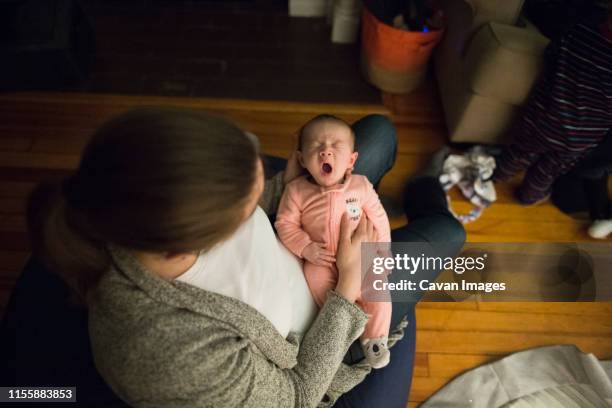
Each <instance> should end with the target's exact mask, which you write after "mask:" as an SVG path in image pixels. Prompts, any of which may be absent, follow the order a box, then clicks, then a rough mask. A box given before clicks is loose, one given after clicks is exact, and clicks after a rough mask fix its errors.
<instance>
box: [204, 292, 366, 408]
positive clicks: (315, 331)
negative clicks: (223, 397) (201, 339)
mask: <svg viewBox="0 0 612 408" xmlns="http://www.w3.org/2000/svg"><path fill="white" fill-rule="evenodd" d="M329 293H330V294H329V297H328V300H327V302H326V303H325V304H324V305H323V308H322V309H321V311H320V313H319V315H318V317H317V319H316V320H315V322H314V323H313V325H312V326H311V328H310V330H309V331H308V332H307V333H306V336H305V337H304V340H303V342H302V344H301V346H300V351H299V354H298V362H297V365H296V366H295V367H293V368H292V369H284V370H283V369H279V368H277V367H276V366H275V365H274V364H273V363H271V362H270V361H269V360H267V359H266V358H265V357H263V356H261V355H258V354H256V353H254V352H253V351H252V350H250V349H247V348H245V349H243V350H241V352H240V353H239V355H238V356H228V360H234V359H236V358H237V359H238V360H239V361H240V364H236V365H232V366H233V370H234V371H235V373H234V374H235V375H236V378H237V379H238V380H237V383H240V384H242V385H243V386H244V389H245V390H246V393H245V394H244V395H243V399H242V400H236V401H234V404H235V405H232V404H229V405H227V406H236V407H239V406H240V407H262V406H266V407H300V408H302V407H316V406H317V405H318V404H319V402H320V401H321V400H322V399H323V397H324V395H325V392H326V391H327V390H328V388H329V387H330V385H331V383H332V380H333V379H334V376H335V374H336V372H337V371H338V369H339V367H340V366H341V363H342V358H343V357H344V355H345V354H346V352H347V350H348V348H349V346H350V345H351V343H352V342H353V341H355V340H356V339H357V338H358V337H359V335H360V334H361V333H362V331H363V327H364V326H365V323H366V321H367V315H365V314H364V312H363V311H362V310H361V309H359V308H358V307H357V306H356V305H354V304H353V303H350V302H348V301H347V300H346V299H344V298H343V297H341V296H340V295H337V294H336V293H335V292H329ZM364 375H365V374H364ZM219 402H222V401H219ZM213 405H214V406H226V405H222V404H213Z"/></svg>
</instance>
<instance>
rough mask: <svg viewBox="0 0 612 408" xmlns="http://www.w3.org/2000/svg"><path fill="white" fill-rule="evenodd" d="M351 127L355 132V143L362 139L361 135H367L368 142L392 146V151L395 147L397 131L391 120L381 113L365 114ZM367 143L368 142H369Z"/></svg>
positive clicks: (387, 146)
mask: <svg viewBox="0 0 612 408" xmlns="http://www.w3.org/2000/svg"><path fill="white" fill-rule="evenodd" d="M353 129H354V130H355V133H356V134H357V145H359V141H360V139H361V141H363V138H362V137H361V136H369V137H368V142H370V143H372V142H374V143H376V144H377V145H380V146H385V147H386V148H392V149H393V151H395V150H396V147H397V132H396V130H395V126H394V125H393V122H391V120H390V119H389V118H388V117H386V116H384V115H381V114H377V113H376V114H372V115H367V116H364V117H363V118H361V119H360V120H358V121H357V122H355V124H354V125H353ZM370 143H368V144H370Z"/></svg>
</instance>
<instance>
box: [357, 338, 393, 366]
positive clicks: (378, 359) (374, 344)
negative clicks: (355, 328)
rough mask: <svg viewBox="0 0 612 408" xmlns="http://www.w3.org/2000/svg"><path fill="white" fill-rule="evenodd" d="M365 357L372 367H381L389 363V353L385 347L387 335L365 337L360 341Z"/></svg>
mask: <svg viewBox="0 0 612 408" xmlns="http://www.w3.org/2000/svg"><path fill="white" fill-rule="evenodd" d="M361 347H362V348H363V353H364V354H365V359H366V361H367V362H368V364H370V365H371V366H372V368H382V367H384V366H386V365H387V364H389V360H390V358H391V353H389V349H388V348H387V337H377V338H375V339H365V340H364V341H363V343H361Z"/></svg>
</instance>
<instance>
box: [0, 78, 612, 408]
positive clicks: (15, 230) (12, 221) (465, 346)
mask: <svg viewBox="0 0 612 408" xmlns="http://www.w3.org/2000/svg"><path fill="white" fill-rule="evenodd" d="M143 104H144V105H165V106H170V105H171V106H183V107H188V108H197V109H208V110H212V111H215V112H218V113H221V114H223V115H226V116H228V117H230V118H232V119H234V120H235V121H236V122H238V123H239V124H240V125H241V126H243V127H244V128H245V129H248V130H250V131H252V132H254V133H256V134H257V135H258V136H259V137H260V139H261V142H262V145H263V148H264V151H265V152H266V153H269V154H274V155H280V156H287V154H288V153H289V151H290V149H291V139H290V135H291V134H292V133H293V132H294V131H295V130H296V129H297V128H298V127H299V126H300V125H301V124H302V123H303V122H304V121H305V120H307V119H308V118H310V117H312V116H313V115H315V114H318V113H322V112H330V113H334V114H337V115H339V116H341V117H343V118H345V119H346V120H348V121H354V120H356V119H358V118H359V117H361V116H363V115H365V114H367V113H374V112H378V113H389V112H390V111H392V112H393V119H394V121H395V123H396V125H397V130H398V136H399V155H398V158H397V164H396V165H395V167H394V168H393V170H392V171H391V172H390V173H389V174H388V175H387V176H386V177H385V179H384V180H383V182H382V184H381V187H380V189H381V194H383V195H386V196H389V197H392V198H395V199H396V200H399V199H400V191H401V187H402V186H403V184H404V183H405V181H406V179H407V177H408V176H409V175H410V174H411V173H413V172H414V171H415V170H417V169H418V168H419V167H420V166H422V165H423V163H424V162H425V161H426V160H427V157H428V156H429V155H430V154H431V153H432V152H434V151H435V150H436V149H437V148H438V147H440V146H441V145H442V144H443V143H445V133H446V130H445V126H444V123H443V120H442V115H441V112H440V109H439V104H438V102H437V98H436V95H435V93H434V91H433V87H431V86H430V87H424V88H423V89H421V90H419V91H418V92H416V93H415V94H413V95H411V96H409V97H392V96H388V95H387V96H385V97H384V105H383V104H380V105H372V106H367V105H360V106H350V105H325V104H305V103H286V102H282V103H281V102H261V101H244V100H224V99H220V100H219V99H197V98H179V97H148V96H147V97H139V96H115V95H90V94H76V93H73V94H2V95H0V313H1V309H2V307H3V306H4V304H5V302H6V300H7V299H8V296H9V293H10V290H11V288H12V286H13V283H14V281H15V279H16V277H17V276H18V274H19V271H20V268H21V266H22V264H23V262H24V260H25V259H26V257H27V256H28V244H27V242H26V237H25V233H24V230H25V229H24V228H25V225H24V214H23V203H24V199H25V197H26V196H27V194H28V192H29V191H30V190H31V189H32V187H33V186H34V184H35V183H36V182H37V181H39V180H40V179H42V178H43V177H62V176H63V175H65V174H67V173H69V172H70V171H71V170H72V169H74V168H75V166H76V165H77V163H78V161H79V154H80V152H81V150H82V148H83V146H84V144H85V142H86V140H87V137H88V135H89V134H90V133H91V132H92V131H93V130H94V129H95V128H96V127H97V126H98V125H100V124H101V123H102V122H103V121H104V120H106V119H108V118H109V117H111V116H113V115H115V114H118V113H120V112H123V111H125V110H127V109H129V108H131V107H133V106H138V105H143ZM514 184H515V183H511V184H508V185H502V186H500V187H499V195H500V198H499V201H498V202H497V203H496V204H495V205H494V206H493V207H491V208H490V209H488V210H487V211H486V213H485V214H484V216H483V217H482V218H481V219H480V220H478V221H476V222H474V223H472V224H469V225H468V226H467V231H468V240H469V241H471V242H544V241H585V240H588V239H589V238H588V236H587V235H586V234H585V227H586V225H587V224H586V221H576V220H574V219H572V218H570V217H568V216H566V215H563V214H562V213H560V212H559V211H558V210H556V209H555V208H554V207H553V206H551V205H550V204H543V205H541V206H538V207H534V208H523V207H520V206H519V205H518V204H516V203H515V202H514V200H513V199H512V196H511V191H512V188H513V187H514ZM453 198H454V202H455V206H456V209H457V210H459V211H462V210H465V209H466V206H467V203H465V202H462V201H461V200H459V198H458V197H457V196H456V195H455V196H453ZM403 222H404V220H402V219H393V220H392V224H393V225H394V226H397V225H400V224H401V223H403ZM417 314H418V331H417V358H416V366H415V375H414V381H413V384H412V392H411V395H410V401H411V402H410V404H409V406H416V405H417V404H418V402H419V401H423V400H424V399H426V398H427V397H428V396H429V395H431V394H432V393H433V392H435V391H436V390H437V389H438V388H439V387H441V386H442V385H444V384H445V383H446V382H447V381H449V380H450V379H451V378H453V377H454V376H456V375H457V374H459V373H461V372H463V371H464V370H466V369H469V368H471V367H474V366H476V365H478V364H481V363H484V362H487V361H491V360H493V359H496V358H499V357H500V356H503V355H506V354H508V353H510V352H513V351H516V350H521V349H525V348H528V347H534V346H538V345H547V344H559V343H573V344H576V345H578V347H580V348H581V349H582V350H583V351H585V352H592V353H595V355H596V356H597V357H599V358H604V359H609V358H612V304H610V303H478V302H466V303H421V304H420V305H419V307H418V313H417Z"/></svg>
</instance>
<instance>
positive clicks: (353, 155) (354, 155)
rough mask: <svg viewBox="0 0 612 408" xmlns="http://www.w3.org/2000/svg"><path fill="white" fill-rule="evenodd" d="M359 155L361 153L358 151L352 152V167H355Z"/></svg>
mask: <svg viewBox="0 0 612 408" xmlns="http://www.w3.org/2000/svg"><path fill="white" fill-rule="evenodd" d="M358 156H359V153H357V152H353V153H351V162H350V164H351V167H355V162H356V161H357V157H358Z"/></svg>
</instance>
